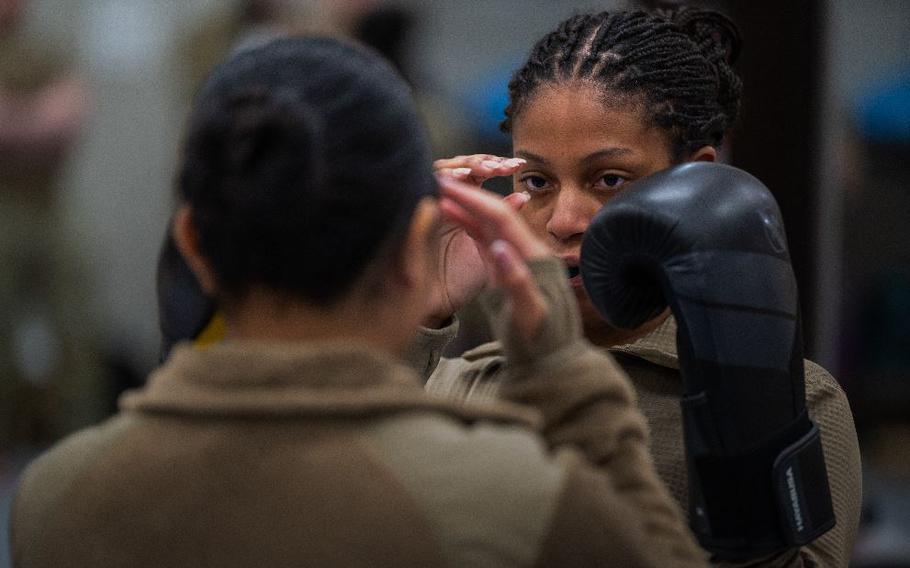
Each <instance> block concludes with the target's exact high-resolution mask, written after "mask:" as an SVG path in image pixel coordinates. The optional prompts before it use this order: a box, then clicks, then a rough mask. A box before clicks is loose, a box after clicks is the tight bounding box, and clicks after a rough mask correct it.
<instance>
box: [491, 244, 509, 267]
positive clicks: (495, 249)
mask: <svg viewBox="0 0 910 568" xmlns="http://www.w3.org/2000/svg"><path fill="white" fill-rule="evenodd" d="M490 252H491V253H493V260H495V261H496V265H497V266H499V269H500V270H501V271H502V272H504V273H508V272H511V271H512V259H511V258H510V257H509V250H508V247H507V246H506V243H505V241H501V240H496V241H493V243H492V244H490Z"/></svg>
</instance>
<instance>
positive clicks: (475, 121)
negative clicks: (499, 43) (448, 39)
mask: <svg viewBox="0 0 910 568" xmlns="http://www.w3.org/2000/svg"><path fill="white" fill-rule="evenodd" d="M522 63H523V60H522V59H521V58H519V57H515V58H512V59H509V60H508V61H503V62H501V63H499V64H498V65H496V66H495V67H493V68H492V69H490V70H489V71H488V72H486V73H484V74H482V75H480V76H479V77H478V78H477V80H476V81H473V82H472V83H471V84H469V85H467V86H466V87H467V88H466V89H465V95H464V101H465V106H466V107H467V108H468V110H469V111H470V112H469V113H468V116H467V119H468V125H469V127H470V128H471V130H472V131H473V132H474V133H475V134H477V136H478V137H480V138H481V139H483V140H486V141H494V142H497V143H501V144H503V145H508V144H509V137H508V136H507V135H506V134H505V133H503V132H502V131H501V130H499V123H500V122H502V119H504V118H505V117H506V115H505V110H506V106H508V104H509V81H510V80H511V79H512V73H513V72H514V71H515V70H516V69H518V68H519V67H520V66H521V64H522Z"/></svg>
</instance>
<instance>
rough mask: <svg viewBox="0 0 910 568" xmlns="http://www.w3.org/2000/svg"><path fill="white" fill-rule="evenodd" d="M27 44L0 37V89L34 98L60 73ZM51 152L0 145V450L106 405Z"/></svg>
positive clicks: (85, 418)
mask: <svg viewBox="0 0 910 568" xmlns="http://www.w3.org/2000/svg"><path fill="white" fill-rule="evenodd" d="M36 43H37V42H34V43H33V42H30V40H29V39H28V38H27V37H25V36H24V35H22V34H19V33H13V34H12V35H10V36H7V37H5V38H0V89H2V91H3V93H4V95H5V96H7V97H11V98H14V99H16V100H24V101H27V100H29V99H34V98H35V97H37V96H40V93H41V92H42V90H43V89H44V88H46V87H47V86H49V85H51V84H53V83H54V82H55V81H57V80H58V79H60V78H62V77H64V76H65V75H66V74H67V73H68V71H69V70H70V68H71V67H70V64H69V62H68V61H67V59H66V58H65V57H63V56H62V55H61V54H59V53H54V52H53V51H51V50H50V49H48V47H47V46H46V45H45V42H42V44H41V45H40V46H38V45H35V44H36ZM3 126H4V125H0V128H2V127H3ZM7 126H9V125H7ZM61 150H62V151H61V152H58V153H53V152H52V153H50V155H49V156H42V157H41V159H37V158H36V159H32V158H31V157H30V156H29V155H28V153H27V152H28V151H27V150H22V149H20V148H16V147H11V146H7V147H0V449H2V448H4V447H10V446H13V445H18V444H23V443H25V444H45V443H48V442H51V441H53V440H54V439H56V438H59V437H60V436H62V435H63V434H65V433H67V432H70V431H72V430H73V429H76V428H78V427H80V426H84V425H86V424H88V423H91V422H94V421H96V420H98V419H100V418H101V417H102V415H103V413H104V410H105V409H106V406H107V404H108V401H107V400H106V398H105V392H104V390H103V385H104V383H103V381H102V380H101V377H102V373H101V372H100V369H101V364H100V362H99V360H98V357H97V356H96V355H95V353H96V351H95V350H94V349H93V347H92V340H91V337H90V330H91V328H92V326H91V325H88V318H87V317H86V316H85V306H86V301H85V299H84V298H83V297H82V296H83V294H82V293H81V290H80V288H84V283H83V282H82V281H81V280H80V279H79V277H78V270H77V269H76V268H75V264H76V263H75V262H74V259H75V256H76V255H74V254H73V253H72V252H68V251H66V250H65V247H66V244H67V243H65V242H64V241H63V239H62V234H61V231H60V223H59V218H58V211H57V205H56V201H57V199H56V197H57V178H58V174H59V171H60V169H61V166H62V164H63V161H64V158H65V154H66V152H65V148H61Z"/></svg>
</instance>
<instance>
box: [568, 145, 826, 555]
mask: <svg viewBox="0 0 910 568" xmlns="http://www.w3.org/2000/svg"><path fill="white" fill-rule="evenodd" d="M581 273H582V278H583V281H584V286H585V289H586V290H587V292H588V295H589V296H590V298H591V301H592V302H593V304H594V306H595V307H596V308H597V310H598V311H599V312H600V313H601V315H603V317H604V318H605V319H606V320H607V321H608V322H609V323H610V324H612V325H613V326H615V327H619V328H624V329H634V328H636V327H638V326H640V325H641V324H643V323H645V322H646V321H648V320H650V319H652V318H654V317H655V316H657V315H658V314H660V313H661V312H662V311H663V310H664V309H665V308H666V307H667V306H668V305H669V306H670V309H671V310H672V311H673V314H674V315H675V317H676V320H677V324H678V334H677V348H678V353H679V364H680V373H681V374H682V380H683V387H684V395H683V400H682V415H683V433H684V439H685V446H686V460H687V467H688V475H689V493H690V506H689V512H690V515H689V517H690V524H691V526H692V529H693V531H694V532H695V534H696V536H697V537H698V539H699V541H700V542H701V544H702V546H703V547H704V548H706V549H707V550H709V551H711V552H713V553H714V554H715V555H716V556H717V557H719V558H722V559H731V560H735V559H748V558H757V557H760V556H763V555H766V554H770V553H773V552H776V551H779V550H783V549H785V548H789V547H792V546H800V545H803V544H807V543H808V542H810V541H812V540H814V539H816V538H817V537H818V536H820V535H821V534H823V533H824V532H826V531H827V530H829V529H830V528H831V527H833V526H834V523H835V519H834V512H833V509H832V505H831V495H830V490H829V487H828V478H827V472H826V469H825V461H824V454H823V451H822V445H821V438H820V436H819V431H818V428H817V427H816V426H815V425H814V424H813V423H812V422H811V420H809V415H808V413H807V411H806V400H805V398H806V393H805V378H804V369H803V355H802V339H801V335H800V318H799V307H798V302H797V290H796V280H795V278H794V275H793V269H792V267H791V265H790V256H789V253H788V251H787V241H786V237H785V235H784V230H783V224H782V223H781V217H780V211H779V210H778V207H777V204H776V202H775V201H774V198H773V197H772V196H771V194H770V192H769V191H768V190H767V189H766V188H765V187H764V186H763V185H762V184H761V182H759V181H758V180H757V179H755V178H754V177H752V176H751V175H749V174H747V173H746V172H743V171H741V170H738V169H736V168H733V167H730V166H725V165H720V164H713V163H706V162H698V163H689V164H685V165H681V166H676V167H673V168H670V169H668V170H665V171H663V172H659V173H657V174H654V175H652V176H650V177H648V178H643V179H641V180H638V181H636V182H635V183H634V184H633V185H631V186H630V187H629V189H627V190H626V191H623V192H621V193H620V194H619V195H617V196H616V197H614V198H613V199H611V200H610V201H609V202H608V203H607V204H606V205H605V206H604V207H603V209H602V210H601V211H600V212H599V213H598V214H597V216H596V217H595V218H594V220H593V221H592V223H591V225H590V227H589V228H588V230H587V232H586V234H585V238H584V241H583V244H582V249H581Z"/></svg>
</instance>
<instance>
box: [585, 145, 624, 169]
mask: <svg viewBox="0 0 910 568" xmlns="http://www.w3.org/2000/svg"><path fill="white" fill-rule="evenodd" d="M628 154H634V152H633V151H632V150H631V149H630V148H623V147H622V146H611V147H609V148H604V149H603V150H597V151H596V152H591V153H590V154H588V155H587V156H585V157H584V158H582V159H581V161H580V162H579V163H580V164H582V165H585V164H589V163H591V162H593V161H596V160H600V159H601V158H615V157H617V156H625V155H628Z"/></svg>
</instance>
